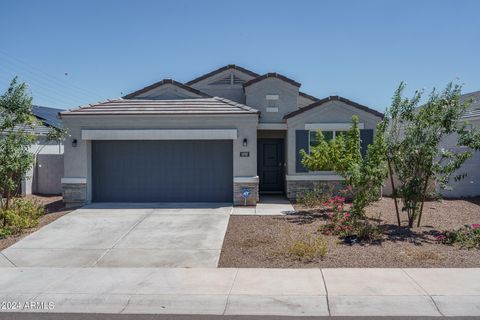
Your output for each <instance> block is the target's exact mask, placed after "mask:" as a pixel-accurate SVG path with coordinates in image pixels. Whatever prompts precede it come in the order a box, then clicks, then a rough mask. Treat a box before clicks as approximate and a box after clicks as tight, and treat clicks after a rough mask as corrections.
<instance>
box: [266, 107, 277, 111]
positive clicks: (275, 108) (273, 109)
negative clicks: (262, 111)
mask: <svg viewBox="0 0 480 320" xmlns="http://www.w3.org/2000/svg"><path fill="white" fill-rule="evenodd" d="M266 111H267V112H278V107H267V110H266Z"/></svg>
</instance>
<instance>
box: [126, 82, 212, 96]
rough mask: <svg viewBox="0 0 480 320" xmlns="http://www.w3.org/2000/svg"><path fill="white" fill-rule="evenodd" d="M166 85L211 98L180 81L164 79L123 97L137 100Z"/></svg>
mask: <svg viewBox="0 0 480 320" xmlns="http://www.w3.org/2000/svg"><path fill="white" fill-rule="evenodd" d="M166 84H171V85H174V86H177V87H179V88H181V89H184V90H187V91H190V92H193V93H195V94H197V95H199V96H200V97H211V96H210V95H208V94H206V93H204V92H201V91H200V90H197V89H194V88H192V87H189V86H188V85H185V84H183V83H181V82H178V81H175V80H172V79H163V80H162V81H159V82H156V83H154V84H152V85H149V86H147V87H145V88H142V89H140V90H137V91H135V92H132V93H129V94H127V95H125V96H123V98H124V99H133V98H135V97H136V96H138V95H140V94H142V93H145V92H148V91H150V90H153V89H155V88H158V87H160V86H163V85H166Z"/></svg>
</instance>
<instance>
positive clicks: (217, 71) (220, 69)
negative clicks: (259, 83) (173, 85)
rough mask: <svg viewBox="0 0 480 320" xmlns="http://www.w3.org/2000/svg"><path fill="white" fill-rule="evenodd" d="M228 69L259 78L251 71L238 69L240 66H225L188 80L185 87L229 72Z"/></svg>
mask: <svg viewBox="0 0 480 320" xmlns="http://www.w3.org/2000/svg"><path fill="white" fill-rule="evenodd" d="M229 69H235V70H238V71H240V72H243V73H246V74H248V75H250V76H251V77H258V76H260V75H259V74H258V73H256V72H253V71H251V70H249V69H246V68H243V67H240V66H238V65H236V64H227V65H226V66H223V67H220V68H218V69H215V70H213V71H210V72H208V73H205V74H203V75H201V76H199V77H197V78H195V79H193V80H190V81H188V82H186V83H185V84H186V85H192V84H195V83H197V82H200V81H202V80H204V79H207V78H210V77H212V76H214V75H216V74H218V73H220V72H223V71H226V70H229Z"/></svg>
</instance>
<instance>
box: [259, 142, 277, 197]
mask: <svg viewBox="0 0 480 320" xmlns="http://www.w3.org/2000/svg"><path fill="white" fill-rule="evenodd" d="M283 141H284V140H283V139H258V142H257V147H258V153H257V155H258V176H259V179H260V181H259V189H260V192H272V193H273V192H274V193H276V192H283V181H284V148H283Z"/></svg>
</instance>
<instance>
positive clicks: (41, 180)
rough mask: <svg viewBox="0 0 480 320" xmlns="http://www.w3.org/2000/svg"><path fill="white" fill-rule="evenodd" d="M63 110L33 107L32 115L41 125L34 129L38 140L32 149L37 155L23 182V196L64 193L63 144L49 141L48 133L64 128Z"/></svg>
mask: <svg viewBox="0 0 480 320" xmlns="http://www.w3.org/2000/svg"><path fill="white" fill-rule="evenodd" d="M61 111H64V110H61V109H55V108H48V107H42V106H36V105H34V106H32V113H33V115H34V116H35V117H36V118H37V119H38V121H39V125H37V126H36V127H35V128H34V132H35V135H36V137H37V140H36V142H35V144H34V145H32V147H31V148H30V152H32V153H33V154H34V155H35V164H34V166H33V167H32V169H31V170H30V171H29V172H28V173H27V175H26V177H24V178H23V179H22V181H21V191H22V195H24V196H25V195H29V194H32V193H37V194H43V195H58V194H61V193H62V185H61V179H62V177H63V142H62V141H47V140H46V139H45V137H46V135H47V133H48V132H49V131H50V129H51V128H52V127H53V128H59V129H61V128H63V125H62V121H61V120H60V119H59V117H58V113H59V112H61Z"/></svg>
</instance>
